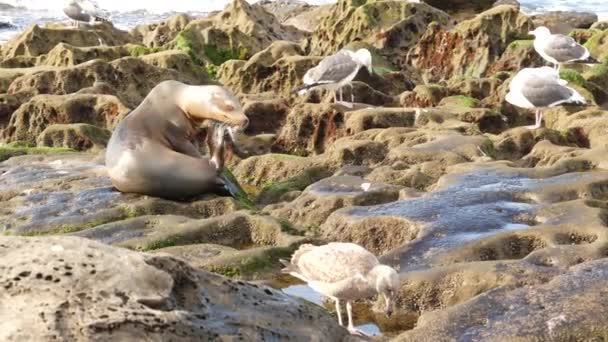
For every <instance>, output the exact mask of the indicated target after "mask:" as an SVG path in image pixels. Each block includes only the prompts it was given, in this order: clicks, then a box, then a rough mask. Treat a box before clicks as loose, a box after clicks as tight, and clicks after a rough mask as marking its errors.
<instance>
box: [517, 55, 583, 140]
mask: <svg viewBox="0 0 608 342" xmlns="http://www.w3.org/2000/svg"><path fill="white" fill-rule="evenodd" d="M567 84H568V82H567V81H564V80H562V79H560V78H559V73H558V71H557V70H555V69H553V68H550V67H546V66H545V67H542V68H526V69H522V70H521V71H520V72H519V73H517V75H515V77H514V78H513V80H512V81H511V83H510V84H509V93H508V94H507V96H506V98H505V99H506V100H507V102H509V103H511V104H513V105H515V106H517V107H522V108H535V109H536V124H535V125H534V126H529V127H528V128H530V129H535V128H539V127H540V126H541V123H542V120H543V114H542V110H543V109H544V108H549V107H555V106H559V105H562V104H574V105H585V104H586V101H585V98H584V97H583V96H581V94H579V93H578V92H577V91H576V90H574V89H572V88H570V87H568V86H566V85H567Z"/></svg>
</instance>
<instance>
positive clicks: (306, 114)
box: [275, 103, 345, 155]
mask: <svg viewBox="0 0 608 342" xmlns="http://www.w3.org/2000/svg"><path fill="white" fill-rule="evenodd" d="M340 107H341V106H339V105H335V104H308V103H307V104H303V105H301V106H297V107H294V108H293V109H292V110H291V111H290V112H289V114H288V115H287V117H286V118H285V123H284V124H283V127H282V128H281V130H280V131H279V132H278V135H277V140H276V141H275V148H276V149H277V150H279V151H284V152H289V153H290V154H297V155H298V154H299V155H306V154H309V153H322V152H323V151H324V150H325V147H326V146H328V145H329V144H330V143H331V142H333V141H335V140H336V139H337V138H339V137H340V136H342V135H343V134H344V130H343V125H344V121H345V117H344V115H345V113H344V111H343V110H342V109H341V108H340Z"/></svg>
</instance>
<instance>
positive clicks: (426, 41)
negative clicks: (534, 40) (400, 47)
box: [409, 5, 532, 82]
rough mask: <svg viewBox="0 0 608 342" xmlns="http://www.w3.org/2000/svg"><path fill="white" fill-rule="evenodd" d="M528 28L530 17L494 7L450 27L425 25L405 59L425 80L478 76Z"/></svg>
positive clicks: (513, 8)
mask: <svg viewBox="0 0 608 342" xmlns="http://www.w3.org/2000/svg"><path fill="white" fill-rule="evenodd" d="M531 29H532V22H531V21H530V19H529V18H528V17H526V16H525V15H523V14H521V13H519V11H518V10H517V9H516V8H515V7H513V6H508V5H502V6H498V7H494V8H492V9H490V10H487V11H485V12H483V13H481V14H479V15H477V16H476V17H475V18H473V19H470V20H466V21H463V22H461V23H460V24H458V25H457V26H456V27H455V28H453V29H452V30H444V29H442V28H441V26H440V25H438V24H431V25H429V27H428V29H427V31H426V33H425V34H424V35H423V36H422V37H421V38H420V40H419V41H418V44H417V45H416V47H415V49H414V51H413V52H412V53H411V54H410V57H409V61H410V62H411V63H412V65H413V66H415V67H417V68H419V69H421V70H422V73H423V75H424V76H425V77H426V79H427V80H428V81H429V82H438V81H441V80H448V79H451V78H456V77H463V76H465V77H470V76H472V77H480V76H482V75H484V74H486V72H487V71H488V68H489V67H490V66H491V65H492V64H493V63H494V62H496V61H497V60H498V59H499V58H500V56H501V55H502V53H503V52H504V51H505V50H506V48H507V46H508V45H509V44H510V43H511V42H513V41H514V40H518V39H525V38H528V37H529V35H528V32H529V31H530V30H531Z"/></svg>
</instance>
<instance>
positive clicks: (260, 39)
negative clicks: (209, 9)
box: [166, 0, 303, 65]
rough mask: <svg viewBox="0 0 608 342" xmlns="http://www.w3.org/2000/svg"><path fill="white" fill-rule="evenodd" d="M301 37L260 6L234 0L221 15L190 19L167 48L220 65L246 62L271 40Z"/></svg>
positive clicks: (297, 32)
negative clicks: (231, 61)
mask: <svg viewBox="0 0 608 342" xmlns="http://www.w3.org/2000/svg"><path fill="white" fill-rule="evenodd" d="M302 37H303V33H302V32H300V31H298V30H297V29H296V28H294V27H290V26H283V25H281V24H280V23H279V21H278V20H277V18H275V17H274V16H273V15H272V14H270V13H268V12H266V11H265V10H264V9H263V8H262V7H260V6H254V5H250V4H249V3H248V2H247V1H245V0H233V1H232V2H231V3H230V4H229V5H228V6H226V8H225V9H224V10H223V11H222V12H219V13H216V14H213V15H210V16H208V17H205V18H201V19H195V20H192V21H191V22H190V23H189V24H188V25H186V27H185V28H184V30H183V31H182V32H180V34H178V35H177V37H176V38H175V39H174V40H173V41H172V42H170V43H168V44H167V45H166V47H172V48H174V47H177V48H179V49H181V50H184V51H186V52H187V53H188V54H190V55H191V56H192V57H193V58H194V59H195V60H200V61H205V62H207V63H209V64H214V65H221V64H222V63H224V62H225V61H227V60H230V59H241V60H243V59H248V58H249V57H251V56H253V55H254V54H256V53H258V52H260V51H262V50H263V49H265V48H267V47H268V46H269V45H270V44H271V43H272V42H273V41H276V40H289V41H298V40H299V39H300V38H302Z"/></svg>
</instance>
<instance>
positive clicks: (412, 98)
mask: <svg viewBox="0 0 608 342" xmlns="http://www.w3.org/2000/svg"><path fill="white" fill-rule="evenodd" d="M447 95H448V92H447V89H446V88H445V87H442V86H440V85H436V84H429V85H424V84H420V85H417V86H416V88H414V90H412V91H407V92H405V93H403V94H401V96H400V99H399V102H400V104H401V105H402V106H404V107H434V106H437V105H439V103H440V102H441V99H443V98H444V97H446V96H447Z"/></svg>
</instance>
